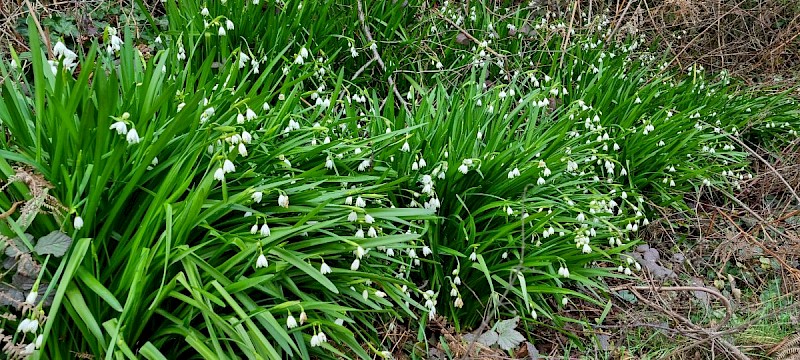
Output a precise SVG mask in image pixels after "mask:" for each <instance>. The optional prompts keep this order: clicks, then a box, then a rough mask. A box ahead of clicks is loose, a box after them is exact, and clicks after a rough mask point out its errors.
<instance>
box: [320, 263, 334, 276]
mask: <svg viewBox="0 0 800 360" xmlns="http://www.w3.org/2000/svg"><path fill="white" fill-rule="evenodd" d="M331 272H332V270H331V267H330V266H328V264H326V263H325V262H324V261H323V262H322V265H320V266H319V273H320V274H322V275H327V274H330V273H331Z"/></svg>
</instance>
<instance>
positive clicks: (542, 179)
mask: <svg viewBox="0 0 800 360" xmlns="http://www.w3.org/2000/svg"><path fill="white" fill-rule="evenodd" d="M546 182H547V181H545V179H544V178H542V177H540V178H539V180H536V184H538V185H544V184H545V183H546Z"/></svg>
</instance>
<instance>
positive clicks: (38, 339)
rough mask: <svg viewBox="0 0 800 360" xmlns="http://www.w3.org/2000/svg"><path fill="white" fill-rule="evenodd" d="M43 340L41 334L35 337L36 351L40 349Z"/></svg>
mask: <svg viewBox="0 0 800 360" xmlns="http://www.w3.org/2000/svg"><path fill="white" fill-rule="evenodd" d="M43 340H44V335H42V334H39V336H37V337H36V342H35V344H36V348H37V349H38V348H40V347H42V341H43Z"/></svg>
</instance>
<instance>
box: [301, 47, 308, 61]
mask: <svg viewBox="0 0 800 360" xmlns="http://www.w3.org/2000/svg"><path fill="white" fill-rule="evenodd" d="M300 56H302V57H303V59H305V58H308V49H306V47H305V46H303V47H301V48H300Z"/></svg>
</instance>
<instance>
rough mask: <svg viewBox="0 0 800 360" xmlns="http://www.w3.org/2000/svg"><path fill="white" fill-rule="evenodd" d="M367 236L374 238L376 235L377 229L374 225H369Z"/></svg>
mask: <svg viewBox="0 0 800 360" xmlns="http://www.w3.org/2000/svg"><path fill="white" fill-rule="evenodd" d="M367 236H369V237H371V238H376V237H378V231H377V230H375V227H374V226H370V227H369V230H367Z"/></svg>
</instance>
